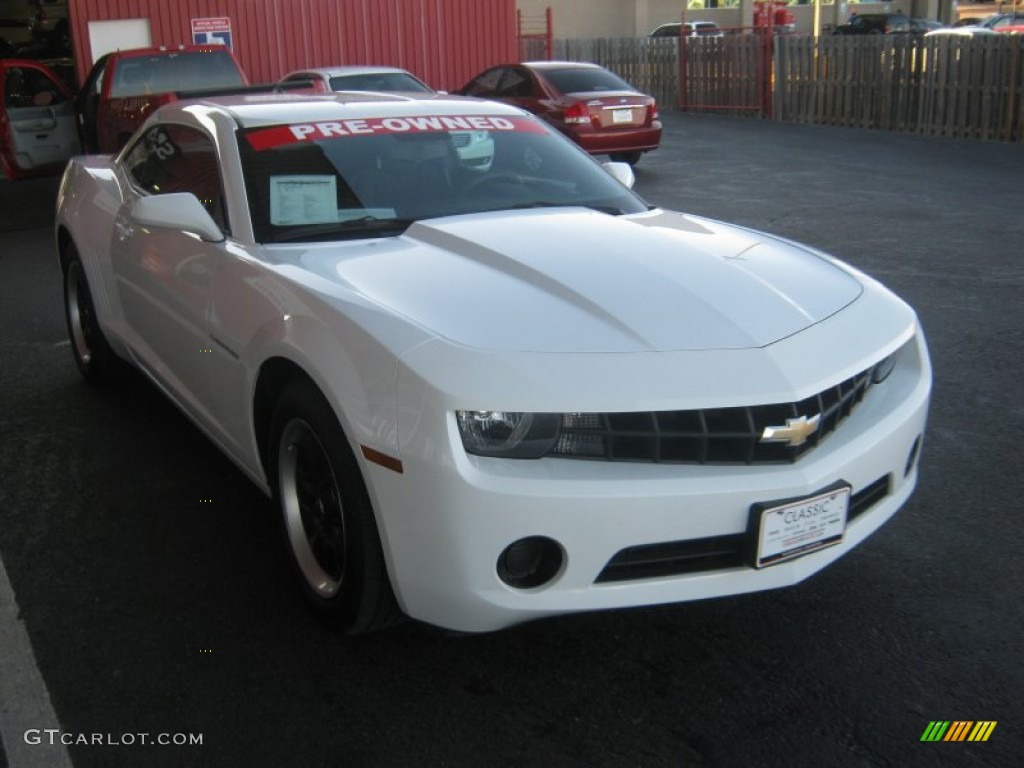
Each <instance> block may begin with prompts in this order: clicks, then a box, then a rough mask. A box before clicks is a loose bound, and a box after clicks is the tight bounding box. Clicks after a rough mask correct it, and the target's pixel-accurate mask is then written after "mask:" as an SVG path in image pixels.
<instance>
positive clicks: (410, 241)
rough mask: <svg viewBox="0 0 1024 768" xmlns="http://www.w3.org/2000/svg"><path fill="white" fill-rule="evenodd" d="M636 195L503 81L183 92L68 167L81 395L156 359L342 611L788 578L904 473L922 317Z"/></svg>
mask: <svg viewBox="0 0 1024 768" xmlns="http://www.w3.org/2000/svg"><path fill="white" fill-rule="evenodd" d="M466 131H475V132H486V133H487V134H488V137H489V139H491V140H493V157H492V158H490V161H489V162H488V163H487V164H486V165H485V166H481V165H479V164H469V163H467V162H465V161H464V160H463V159H462V158H460V155H459V153H458V152H457V151H456V147H455V146H454V142H453V138H452V137H453V134H458V133H462V134H464V133H465V132H466ZM631 182H632V174H631V172H630V171H629V169H628V167H626V166H618V165H615V164H610V165H608V166H605V167H602V166H601V165H600V164H598V163H597V162H596V161H595V160H593V159H591V158H590V157H589V156H588V155H586V154H585V153H584V152H583V151H582V150H580V149H578V148H577V147H575V146H574V145H573V144H572V143H571V142H569V141H568V140H567V139H565V138H563V137H562V136H561V135H560V134H558V133H557V132H556V131H554V130H552V129H550V128H548V127H547V126H546V125H544V124H543V123H542V122H540V121H539V120H537V119H535V118H533V117H531V116H529V115H527V114H526V113H524V112H521V111H519V110H517V109H515V108H513V107H509V106H504V105H501V104H496V103H491V102H485V101H477V100H472V99H460V98H454V97H447V96H443V95H441V96H429V97H425V98H414V97H409V96H399V95H395V96H387V95H382V94H363V95H360V94H340V95H339V94H324V95H306V96H300V95H295V94H293V95H273V96H268V95H260V96H254V95H249V96H236V97H227V98H224V99H217V100H213V101H197V102H182V103H178V104H171V105H167V106H165V107H163V108H161V109H160V110H159V111H158V112H156V113H155V114H154V115H153V116H152V117H151V118H150V119H149V121H148V122H147V123H146V125H145V126H144V127H143V128H142V129H140V130H139V132H138V133H137V134H136V135H135V137H134V138H133V139H132V141H131V142H129V144H128V145H127V146H126V147H125V148H124V150H123V151H122V152H121V153H120V154H119V155H117V156H116V157H106V156H96V157H79V158H76V159H74V160H73V161H72V162H71V163H70V164H69V166H68V168H67V171H66V172H65V175H64V179H63V182H62V185H61V189H60V195H59V200H58V215H57V223H56V238H57V246H58V250H59V256H60V263H61V267H62V270H63V274H64V295H65V304H66V310H67V320H68V330H69V333H70V336H71V340H72V345H71V346H72V349H73V351H74V355H75V359H76V361H77V363H78V367H79V369H80V370H81V372H82V374H83V375H84V376H85V378H86V379H88V380H89V381H91V382H95V383H102V384H109V383H111V382H114V381H116V380H117V378H118V377H119V375H120V374H121V373H122V371H123V369H124V368H125V367H126V365H127V364H130V365H132V366H135V367H136V368H138V369H140V370H141V371H143V372H144V373H145V374H146V376H148V377H149V378H150V379H151V380H152V381H153V382H154V383H155V384H156V386H157V387H159V388H160V389H161V390H162V391H163V392H164V393H165V394H166V395H167V396H168V397H169V398H171V399H172V400H173V401H174V403H175V404H176V405H177V406H178V407H179V408H180V409H181V410H182V411H183V412H184V413H185V414H187V415H188V417H189V418H190V419H192V420H193V421H194V422H195V423H196V424H197V425H198V426H199V427H200V428H201V429H202V430H203V431H204V432H205V433H206V434H207V435H208V436H209V438H210V439H211V440H212V441H213V442H214V443H215V444H216V445H217V446H218V447H219V448H220V449H221V450H222V451H223V452H224V453H225V454H226V455H228V456H229V457H230V458H231V459H232V460H233V461H234V462H235V463H236V464H237V465H238V466H239V467H240V468H241V469H242V470H243V471H244V472H245V473H246V474H247V475H248V476H249V477H251V478H252V480H253V481H254V482H256V483H257V484H258V485H259V486H260V487H261V488H262V489H263V490H264V491H266V492H267V493H268V494H272V495H273V497H274V498H275V500H276V504H277V506H278V508H279V510H280V517H281V521H282V529H283V536H284V538H285V540H286V541H287V543H288V547H289V551H290V553H291V557H292V561H293V563H294V566H295V571H296V573H297V575H298V576H299V583H300V584H301V586H302V589H303V591H304V593H305V594H306V596H307V597H308V599H309V601H310V602H311V604H312V605H313V606H314V607H315V608H316V610H317V611H318V612H320V613H321V614H322V615H323V617H324V618H325V619H327V620H329V621H330V622H332V623H334V624H336V625H338V626H340V627H341V628H343V629H344V630H346V631H348V632H352V633H356V632H366V631H370V630H374V629H379V628H381V627H384V626H387V625H388V624H390V623H392V622H393V621H395V620H396V619H397V618H398V617H400V616H401V615H402V614H406V615H408V616H411V617H414V618H416V619H419V620H422V621H425V622H429V623H431V624H435V625H439V626H442V627H447V628H451V629H455V630H462V631H470V632H478V631H488V630H495V629H499V628H502V627H506V626H509V625H512V624H515V623H517V622H522V621H525V620H529V619H535V618H538V617H543V616H550V615H555V614H564V613H570V612H575V611H591V610H600V609H611V608H620V607H626V606H638V605H652V604H658V603H672V602H679V601H686V600H695V599H701V598H708V597H715V596H720V595H731V594H737V593H743V592H752V591H756V590H762V589H769V588H774V587H781V586H785V585H791V584H795V583H797V582H799V581H801V580H802V579H804V578H806V577H807V576H809V575H811V574H813V573H815V572H816V571H819V570H821V569H822V568H824V567H825V566H827V565H828V564H829V563H831V562H833V561H834V560H836V559H837V558H839V557H840V556H842V555H843V554H844V553H846V552H848V551H849V550H850V549H852V548H854V547H855V546H857V545H858V544H859V543H860V542H861V541H863V540H864V539H865V537H867V536H868V535H869V534H871V533H872V532H873V531H875V530H876V529H877V528H878V527H879V526H881V525H882V524H883V523H884V522H885V521H886V520H888V519H889V518H890V517H891V516H892V515H893V514H894V513H895V512H896V510H897V509H899V507H900V506H901V505H902V504H903V503H904V502H905V501H906V500H907V498H908V497H909V496H910V494H911V493H912V491H913V489H914V486H915V483H916V481H917V475H918V456H919V453H920V448H921V441H922V436H923V433H924V429H925V421H926V415H927V409H928V399H929V392H930V387H931V370H930V366H929V361H928V353H927V350H926V346H925V342H924V338H923V336H922V333H921V329H920V327H919V325H918V321H917V318H916V316H915V314H914V312H913V311H912V310H911V309H910V308H909V307H908V306H907V305H906V304H904V303H903V302H902V301H901V300H899V299H898V298H896V297H895V296H894V295H893V294H891V293H890V292H889V291H888V290H886V289H885V288H884V287H882V286H881V285H880V284H878V283H877V282H875V281H874V280H872V279H871V278H869V277H867V276H865V275H864V274H862V273H860V272H858V271H857V270H855V269H853V268H851V267H849V266H847V265H845V264H843V263H842V262H840V261H837V260H836V259H834V258H831V257H829V256H827V255H825V254H823V253H820V252H817V251H815V250H812V249H810V248H806V247H803V246H800V245H797V244H795V243H792V242H788V241H785V240H781V239H779V238H776V237H772V236H771V235H766V234H762V233H759V232H754V231H751V230H748V229H744V228H741V227H736V226H731V225H728V224H724V223H721V222H718V221H712V220H709V219H704V218H699V217H695V216H690V215H686V214H683V213H675V212H672V211H667V210H662V209H659V208H657V207H652V206H651V205H649V204H647V203H645V202H644V201H643V200H641V199H640V198H638V197H637V196H636V195H635V194H634V193H633V192H631V191H630V189H629V185H630V184H631ZM894 258H895V255H894Z"/></svg>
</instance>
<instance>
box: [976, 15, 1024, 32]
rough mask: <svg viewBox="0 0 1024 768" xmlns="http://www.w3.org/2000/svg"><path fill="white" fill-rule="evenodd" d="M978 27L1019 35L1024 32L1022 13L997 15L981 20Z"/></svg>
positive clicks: (1023, 16)
mask: <svg viewBox="0 0 1024 768" xmlns="http://www.w3.org/2000/svg"><path fill="white" fill-rule="evenodd" d="M978 26H979V27H982V28H984V29H991V30H992V31H994V32H1009V33H1014V34H1020V33H1022V32H1024V11H1013V12H1010V13H997V14H995V15H993V16H989V17H988V18H986V19H983V20H982V21H981V23H980V24H978Z"/></svg>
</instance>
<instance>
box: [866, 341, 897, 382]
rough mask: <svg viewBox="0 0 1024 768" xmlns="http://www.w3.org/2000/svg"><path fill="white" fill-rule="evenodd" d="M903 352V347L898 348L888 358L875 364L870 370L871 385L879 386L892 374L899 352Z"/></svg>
mask: <svg viewBox="0 0 1024 768" xmlns="http://www.w3.org/2000/svg"><path fill="white" fill-rule="evenodd" d="M901 351H903V347H900V348H899V349H897V350H896V351H895V352H893V353H892V354H891V355H889V356H888V357H884V358H882V359H881V360H880V361H879V362H877V363H875V365H874V367H872V369H871V383H872V384H881V383H882V382H883V381H885V380H886V379H887V378H889V374H890V373H892V371H893V369H894V368H895V367H896V363H897V361H898V360H899V357H900V352H901Z"/></svg>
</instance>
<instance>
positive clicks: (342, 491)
mask: <svg viewBox="0 0 1024 768" xmlns="http://www.w3.org/2000/svg"><path fill="white" fill-rule="evenodd" d="M268 455H269V463H270V476H271V482H272V483H273V487H274V498H275V501H276V503H277V508H278V512H279V514H280V519H281V523H282V528H283V534H284V540H285V543H286V544H287V549H288V554H289V559H290V561H291V563H292V566H293V568H294V570H295V573H296V575H297V576H298V577H299V583H300V585H301V588H302V592H303V594H304V595H305V597H306V600H307V602H309V604H310V605H311V606H312V607H313V609H314V611H316V613H317V614H318V615H319V616H320V617H321V618H322V619H323V620H324V621H325V622H326V623H328V624H330V625H331V626H332V627H335V628H337V629H339V630H341V631H344V632H346V633H348V634H352V635H358V634H364V633H367V632H373V631H376V630H380V629H384V628H385V627H388V626H390V625H392V624H395V623H397V622H398V621H399V620H400V619H401V612H400V611H399V609H398V605H397V603H396V601H395V597H394V593H393V592H392V590H391V583H390V581H389V580H388V574H387V568H386V566H385V564H384V553H383V551H382V549H381V544H380V535H379V533H378V531H377V524H376V521H375V520H374V515H373V508H372V506H371V504H370V498H369V494H368V493H367V491H366V485H365V484H364V482H363V478H362V474H361V473H360V471H359V465H358V463H357V462H356V459H355V456H354V455H353V454H352V450H351V449H350V448H349V444H348V441H347V440H346V438H345V435H344V433H343V432H342V429H341V427H340V425H339V424H338V420H337V418H336V417H335V415H334V411H333V410H332V409H331V406H330V405H329V404H328V402H327V400H326V399H325V398H324V396H323V394H321V392H320V391H319V390H318V389H317V388H316V387H315V386H314V385H313V384H312V383H311V382H309V381H307V380H304V379H298V380H296V381H293V382H292V383H290V384H289V385H288V386H287V387H286V388H285V390H284V392H283V393H282V395H281V397H280V399H279V400H278V403H277V407H276V408H275V410H274V415H273V418H272V419H271V424H270V446H269V454H268Z"/></svg>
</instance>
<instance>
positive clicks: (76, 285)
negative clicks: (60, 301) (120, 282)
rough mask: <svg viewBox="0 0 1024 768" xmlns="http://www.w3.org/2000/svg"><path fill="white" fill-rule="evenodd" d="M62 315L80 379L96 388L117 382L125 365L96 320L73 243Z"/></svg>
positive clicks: (66, 259) (66, 260)
mask: <svg viewBox="0 0 1024 768" xmlns="http://www.w3.org/2000/svg"><path fill="white" fill-rule="evenodd" d="M64 316H65V318H66V320H67V325H68V337H69V338H70V340H71V352H72V354H73V355H74V356H75V364H76V365H77V366H78V370H79V372H80V373H81V374H82V377H83V378H84V379H85V380H86V381H88V382H89V383H90V384H97V385H104V384H113V383H116V382H118V381H120V380H121V379H122V378H123V376H124V374H125V371H126V370H127V364H126V363H125V362H124V361H123V360H121V358H119V357H118V356H117V355H116V354H115V353H114V350H112V349H111V348H110V344H109V343H108V342H107V339H106V337H105V336H104V335H103V330H102V329H101V328H100V324H99V321H98V320H97V319H96V308H95V305H94V304H93V300H92V292H91V291H90V290H89V281H88V280H87V279H86V276H85V268H84V267H83V266H82V260H81V259H80V258H79V257H78V250H77V249H76V248H75V246H74V243H71V244H69V245H68V247H67V251H66V252H65V254H64Z"/></svg>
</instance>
